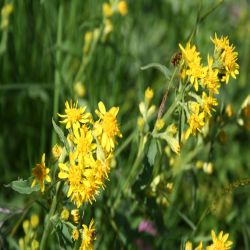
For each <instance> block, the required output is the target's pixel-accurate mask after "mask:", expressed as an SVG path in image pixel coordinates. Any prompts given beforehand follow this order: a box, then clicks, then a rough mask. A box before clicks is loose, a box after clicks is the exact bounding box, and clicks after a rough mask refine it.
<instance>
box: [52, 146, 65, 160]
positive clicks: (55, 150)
mask: <svg viewBox="0 0 250 250" xmlns="http://www.w3.org/2000/svg"><path fill="white" fill-rule="evenodd" d="M62 151H63V149H62V147H61V146H59V145H58V144H55V145H54V146H53V148H52V154H53V157H54V158H55V159H56V160H58V159H59V158H60V156H61V154H62Z"/></svg>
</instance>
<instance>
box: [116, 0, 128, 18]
mask: <svg viewBox="0 0 250 250" xmlns="http://www.w3.org/2000/svg"><path fill="white" fill-rule="evenodd" d="M118 11H119V13H120V14H121V15H122V16H126V15H127V13H128V5H127V2H126V1H120V2H119V3H118Z"/></svg>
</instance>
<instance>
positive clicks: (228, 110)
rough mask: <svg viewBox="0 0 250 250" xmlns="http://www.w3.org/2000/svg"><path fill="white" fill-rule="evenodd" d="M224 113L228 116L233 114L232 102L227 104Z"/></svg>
mask: <svg viewBox="0 0 250 250" xmlns="http://www.w3.org/2000/svg"><path fill="white" fill-rule="evenodd" d="M225 113H226V115H227V117H228V118H231V117H232V116H233V115H234V110H233V106H232V104H227V106H226V110H225Z"/></svg>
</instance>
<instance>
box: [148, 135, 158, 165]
mask: <svg viewBox="0 0 250 250" xmlns="http://www.w3.org/2000/svg"><path fill="white" fill-rule="evenodd" d="M157 152H158V149H157V141H156V140H155V139H152V140H151V142H150V145H149V149H148V155H147V157H148V162H149V164H150V165H151V166H153V165H154V163H155V157H156V154H157Z"/></svg>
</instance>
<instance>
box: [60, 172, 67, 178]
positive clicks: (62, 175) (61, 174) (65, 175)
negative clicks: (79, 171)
mask: <svg viewBox="0 0 250 250" xmlns="http://www.w3.org/2000/svg"><path fill="white" fill-rule="evenodd" d="M68 176H69V175H68V174H67V173H65V172H59V174H58V177H59V178H60V179H66V178H68Z"/></svg>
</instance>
